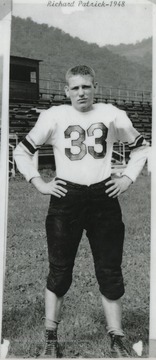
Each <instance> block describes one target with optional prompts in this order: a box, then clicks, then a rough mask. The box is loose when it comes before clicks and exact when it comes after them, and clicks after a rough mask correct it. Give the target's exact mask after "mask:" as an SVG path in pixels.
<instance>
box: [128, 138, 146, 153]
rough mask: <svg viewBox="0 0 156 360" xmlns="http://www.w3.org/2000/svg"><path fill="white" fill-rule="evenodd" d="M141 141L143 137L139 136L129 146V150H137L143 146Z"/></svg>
mask: <svg viewBox="0 0 156 360" xmlns="http://www.w3.org/2000/svg"><path fill="white" fill-rule="evenodd" d="M143 141H144V137H143V136H142V135H139V136H138V137H137V138H136V139H135V141H134V142H133V143H131V144H129V147H130V149H131V150H133V149H135V148H138V147H139V146H141V145H142V144H143Z"/></svg>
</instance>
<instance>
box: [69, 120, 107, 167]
mask: <svg viewBox="0 0 156 360" xmlns="http://www.w3.org/2000/svg"><path fill="white" fill-rule="evenodd" d="M95 130H101V135H100V136H98V137H95V134H94V132H95ZM73 132H74V133H75V132H77V133H78V137H77V139H75V140H72V139H71V147H70V148H65V154H66V156H67V157H68V158H69V159H70V160H72V161H75V160H81V159H83V157H84V156H85V155H86V154H87V150H88V153H89V154H90V155H91V156H93V158H94V159H102V158H104V156H105V154H106V137H107V132H108V129H107V127H106V126H105V125H104V124H103V123H101V122H99V123H96V124H92V125H91V126H90V127H89V128H88V129H87V130H84V129H83V128H82V127H81V126H80V125H73V126H68V128H67V129H66V130H65V132H64V136H65V138H66V139H69V138H71V137H72V133H73ZM87 136H88V137H90V136H94V138H95V145H96V144H100V145H101V146H102V147H101V151H100V152H97V151H95V147H94V146H87V145H86V144H85V143H84V141H85V140H86V137H87ZM73 146H77V147H78V148H79V153H78V154H75V153H73V152H72V147H73Z"/></svg>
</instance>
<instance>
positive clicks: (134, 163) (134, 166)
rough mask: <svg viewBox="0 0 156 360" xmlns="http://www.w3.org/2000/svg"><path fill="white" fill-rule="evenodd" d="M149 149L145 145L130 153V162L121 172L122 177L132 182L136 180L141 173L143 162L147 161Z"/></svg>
mask: <svg viewBox="0 0 156 360" xmlns="http://www.w3.org/2000/svg"><path fill="white" fill-rule="evenodd" d="M149 149H150V147H149V146H148V145H147V146H142V147H140V148H138V149H135V150H133V151H131V154H130V160H129V162H128V165H127V167H126V169H125V170H124V172H123V175H125V176H127V177H129V178H130V179H131V180H132V182H134V181H135V180H136V178H137V177H138V175H139V174H140V172H141V171H142V169H143V167H144V165H145V162H146V161H147V159H148V154H149Z"/></svg>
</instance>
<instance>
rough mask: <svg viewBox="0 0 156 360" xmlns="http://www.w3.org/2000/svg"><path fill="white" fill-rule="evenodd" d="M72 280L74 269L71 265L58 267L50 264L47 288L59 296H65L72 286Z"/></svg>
mask: <svg viewBox="0 0 156 360" xmlns="http://www.w3.org/2000/svg"><path fill="white" fill-rule="evenodd" d="M71 282H72V269H71V268H69V267H63V268H58V267H56V266H54V265H50V271H49V274H48V278H47V289H48V290H50V291H52V292H53V293H55V294H56V295H57V296H58V297H61V296H64V295H65V294H66V293H67V291H68V290H69V288H70V285H71Z"/></svg>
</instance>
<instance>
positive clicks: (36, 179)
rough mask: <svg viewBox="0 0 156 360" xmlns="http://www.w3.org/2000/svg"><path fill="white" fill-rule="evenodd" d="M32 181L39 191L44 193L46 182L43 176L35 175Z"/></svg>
mask: <svg viewBox="0 0 156 360" xmlns="http://www.w3.org/2000/svg"><path fill="white" fill-rule="evenodd" d="M30 182H31V184H33V186H34V187H35V188H36V189H37V190H38V191H39V192H41V193H43V191H44V188H45V184H46V183H45V181H44V180H43V179H42V178H41V176H37V177H33V178H32V179H31V180H30Z"/></svg>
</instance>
